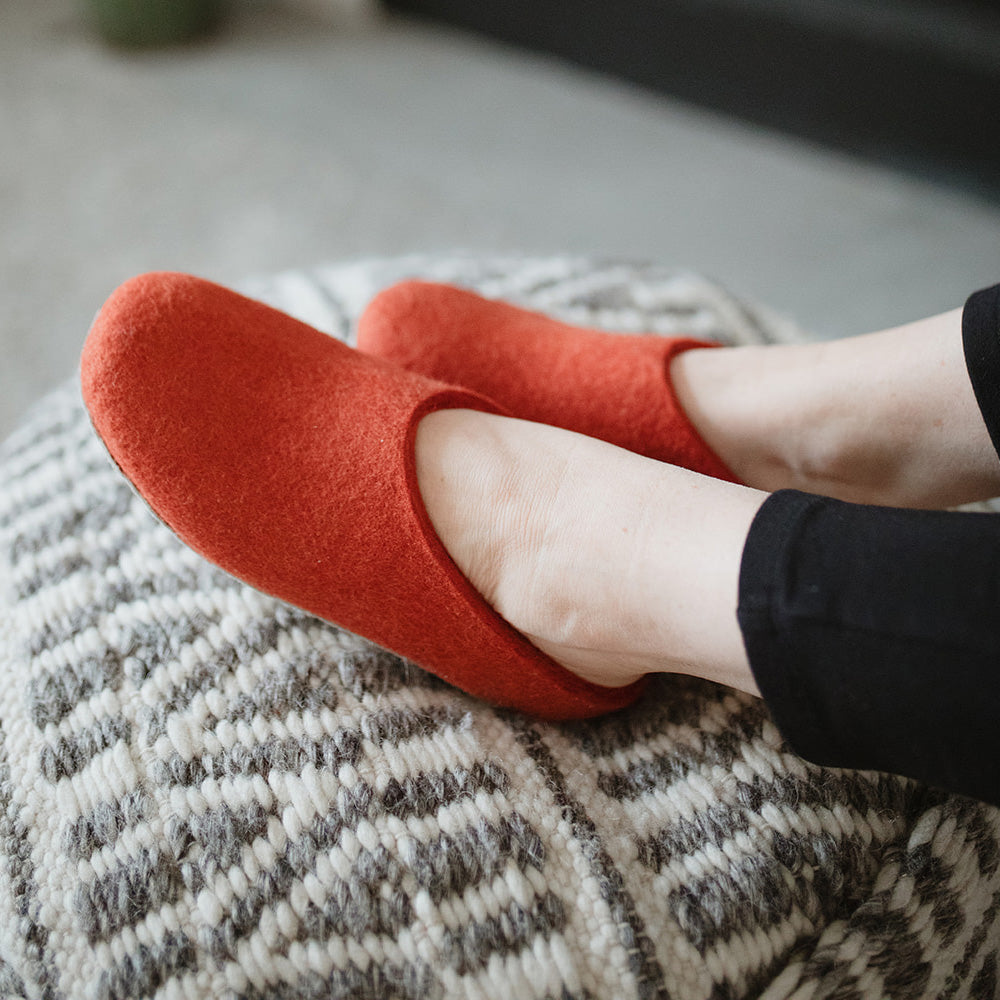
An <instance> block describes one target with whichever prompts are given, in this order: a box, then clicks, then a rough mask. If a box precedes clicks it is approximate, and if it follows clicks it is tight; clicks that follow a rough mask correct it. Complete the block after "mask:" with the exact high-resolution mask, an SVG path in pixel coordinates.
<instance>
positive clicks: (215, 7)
mask: <svg viewBox="0 0 1000 1000" xmlns="http://www.w3.org/2000/svg"><path fill="white" fill-rule="evenodd" d="M86 3H87V6H88V8H89V12H90V15H91V19H92V21H93V23H94V25H95V26H96V28H97V30H98V32H100V34H101V37H102V38H104V39H105V41H107V42H110V43H111V44H112V45H120V46H126V47H129V48H140V47H145V46H158V45H172V44H175V43H178V42H184V41H187V40H189V39H192V38H197V37H198V36H199V35H203V34H205V33H207V32H209V31H211V30H212V29H213V28H214V27H215V26H216V25H217V24H218V22H219V19H220V15H221V9H222V2H221V0H86Z"/></svg>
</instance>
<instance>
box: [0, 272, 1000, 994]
mask: <svg viewBox="0 0 1000 1000" xmlns="http://www.w3.org/2000/svg"><path fill="white" fill-rule="evenodd" d="M404 277H424V278H429V279H433V280H441V281H451V282H455V283H458V284H464V285H466V286H469V287H472V288H475V289H477V290H478V291H481V292H483V293H484V294H486V295H493V296H498V297H504V298H507V299H509V300H512V301H515V302H518V303H520V304H522V305H525V306H528V307H531V308H535V309H540V310H544V311H548V312H550V313H552V314H554V315H557V316H559V317H560V318H562V319H565V320H568V321H571V322H578V323H585V324H589V325H594V326H602V327H605V328H608V329H613V330H622V331H636V332H637V331H649V332H651V333H652V334H653V335H655V334H677V333H681V332H683V333H691V334H694V335H696V336H704V337H715V338H719V339H723V340H727V341H733V342H742V343H747V342H762V341H770V340H789V339H795V338H797V337H799V336H801V334H800V333H799V332H798V331H797V330H796V329H795V328H794V327H792V326H790V325H789V324H787V323H785V322H783V321H781V320H779V319H777V318H776V317H774V316H772V315H771V314H770V313H769V312H767V311H766V310H763V309H760V308H757V307H754V306H750V305H747V304H746V303H743V302H741V301H739V300H738V299H736V298H735V297H734V296H732V295H730V294H728V293H727V292H726V291H725V290H723V289H721V288H719V287H718V286H716V285H714V284H711V283H709V282H707V281H705V280H703V279H700V278H698V277H695V276H693V275H690V274H686V273H681V272H675V271H672V270H666V269H663V268H659V267H651V266H645V265H637V264H624V263H614V262H595V261H589V260H578V259H565V258H546V259H524V258H517V259H485V258H471V257H463V256H459V255H455V256H450V257H433V258H432V257H423V258H415V257H412V258H396V259H389V260H368V261H361V262H355V263H351V264H343V265H335V266H330V267H324V268H318V269H315V270H313V271H309V272H296V273H289V274H283V275H279V276H277V277H273V278H268V279H265V280H261V281H257V282H250V283H248V284H247V285H246V286H244V290H246V291H247V292H248V293H249V294H252V295H256V296H257V297H260V298H263V299H265V300H267V301H269V302H270V303H271V304H273V305H275V306H277V307H278V308H281V309H284V310H286V311H289V312H292V313H294V314H296V315H297V316H299V317H300V318H301V319H303V320H305V321H307V322H310V323H312V324H313V325H316V326H319V327H321V328H322V329H325V330H326V331H328V332H329V333H331V334H332V335H334V336H339V337H342V338H345V339H348V340H349V339H350V336H351V332H352V328H353V323H354V320H355V318H356V317H357V315H358V313H359V312H360V310H361V309H362V308H363V306H364V305H365V304H366V302H367V301H368V300H369V298H370V297H371V296H372V295H373V294H374V293H375V292H376V291H377V290H378V289H379V288H381V287H384V286H386V285H388V284H390V283H391V282H393V281H396V280H399V279H401V278H404ZM82 332H83V331H81V335H82ZM81 339H82V336H81ZM0 484H2V486H0V671H2V677H3V683H2V687H0V993H2V995H3V996H5V997H13V998H24V1000H27V998H32V1000H35V998H40V1000H62V998H67V1000H69V998H72V1000H133V998H140V997H156V998H163V1000H168V998H169V1000H175V998H176V1000H181V998H190V1000H209V998H211V1000H214V998H219V1000H222V998H232V1000H236V998H241V1000H286V998H287V1000H292V998H296V1000H300V998H301V1000H314V998H315V1000H320V998H322V1000H327V998H379V1000H392V998H397V1000H418V998H427V1000H450V998H469V1000H478V998H484V1000H485V998H503V1000H618V998H621V1000H632V998H636V1000H639V998H642V1000H668V998H674V1000H735V998H742V997H764V998H766V1000H792V998H795V1000H806V998H810V1000H821V998H830V1000H832V998H837V1000H861V998H890V997H891V998H894V1000H917V998H932V997H933V998H943V1000H964V998H969V1000H984V998H993V997H997V996H1000V987H998V969H997V961H998V951H1000V811H998V810H994V809H991V808H988V807H986V806H983V805H980V804H978V803H974V802H971V801H969V800H965V799H961V798H957V797H950V796H947V795H944V794H942V793H939V792H936V791H933V790H930V789H927V788H923V787H920V786H919V785H917V784H915V783H913V782H909V781H905V780H903V779H898V778H895V777H889V776H885V775H878V774H871V773H854V772H847V771H843V772H841V771H835V770H826V769H821V768H818V767H814V766H812V765H809V764H807V763H805V762H804V761H802V760H801V759H800V758H798V757H796V756H795V755H794V754H792V753H791V752H790V751H789V750H788V749H787V748H786V747H784V746H783V744H782V742H781V739H780V736H779V734H778V732H777V731H776V729H775V727H774V726H773V724H772V723H771V722H770V720H769V718H768V716H767V713H766V711H765V710H764V708H763V706H762V705H761V703H760V702H759V701H756V700H754V699H752V698H750V697H747V696H743V695H739V694H735V693H733V692H731V691H728V690H726V689H723V688H719V687H715V686H713V685H711V684H707V683H700V682H695V681H693V680H689V679H684V678H664V679H662V680H659V681H658V682H657V683H656V684H655V685H654V686H653V689H652V691H651V692H650V694H649V696H648V697H646V698H644V699H643V700H642V701H641V702H640V703H639V704H637V705H636V706H634V707H633V708H631V709H629V710H627V711H625V712H621V713H618V714H617V715H615V716H613V717H608V718H604V719H599V720H596V721H590V722H586V723H573V724H559V725H556V724H542V723H538V722H536V721H533V720H531V719H529V718H525V717H521V716H517V715H513V714H509V713H502V712H498V711H495V710H493V709H491V708H490V707H488V706H485V705H483V704H480V703H478V702H476V701H474V700H472V699H470V698H467V697H466V696H464V695H462V694H460V693H459V692H456V691H454V690H452V689H450V688H448V687H446V686H444V685H443V684H441V683H440V682H438V681H436V680H434V679H433V678H431V677H429V676H428V675H426V674H424V673H423V672H421V671H420V670H418V669H417V668H415V667H413V666H412V665H410V664H408V663H406V662H404V661H402V660H400V659H398V658H396V657H394V656H391V655H389V654H387V653H385V652H383V651H381V650H379V649H377V648H375V647H374V646H372V645H370V644H369V643H367V642H365V641H364V640H362V639H359V638H357V637H355V636H353V635H349V634H347V633H345V632H343V631H340V630H338V629H337V628H334V627H333V626H330V625H327V624H324V623H323V622H320V621H317V620H315V619H313V618H310V617H308V616H307V615H304V614H302V613H299V612H297V611H295V610H294V609H291V608H289V607H287V606H284V605H282V604H280V603H279V602H277V601H274V600H272V599H270V598H267V597H265V596H262V595H261V594H259V593H257V592H255V591H253V590H251V589H250V588H248V587H246V586H244V585H242V584H241V583H239V582H237V581H236V580H234V579H231V578H230V577H228V576H226V575H225V574H223V573H221V572H220V571H218V570H216V569H215V568H213V567H212V566H210V565H208V564H207V563H205V562H204V561H202V560H201V559H200V558H199V557H198V556H196V555H195V554H194V553H192V552H191V551H189V550H188V549H186V548H185V547H184V546H183V545H182V544H180V543H179V542H178V541H177V540H176V539H175V538H174V537H173V535H171V533H170V532H169V531H167V530H166V529H165V528H163V527H162V526H161V525H160V524H159V523H158V522H157V521H156V520H155V519H154V517H153V516H152V515H151V514H150V513H149V512H148V511H147V509H146V507H145V506H144V505H143V503H142V501H141V500H139V499H138V498H137V497H136V496H134V495H133V494H132V492H131V491H130V489H129V487H128V485H127V484H126V482H125V481H124V479H123V478H122V477H121V476H120V475H119V473H118V472H117V471H116V470H115V468H114V467H113V466H112V465H111V463H110V461H109V460H108V458H107V457H106V456H105V454H104V452H103V449H102V447H101V445H100V443H99V442H98V440H97V438H96V436H95V435H94V433H93V431H92V429H91V427H90V425H89V423H88V420H87V418H86V415H85V413H84V410H83V408H82V405H81V403H80V400H79V398H78V392H77V389H76V382H75V381H73V382H70V383H68V384H67V385H66V386H64V387H63V388H62V389H60V390H58V391H57V392H56V393H55V394H53V395H51V396H50V397H49V398H47V399H45V400H44V401H43V402H42V403H41V404H40V405H39V406H38V407H37V408H36V409H35V410H34V411H33V412H32V413H31V414H29V415H28V417H27V419H26V421H25V422H24V424H23V425H22V426H21V428H20V429H19V430H18V431H17V432H15V434H14V435H13V436H12V437H11V438H10V439H9V440H8V441H7V443H6V444H5V445H4V446H3V449H2V451H0Z"/></svg>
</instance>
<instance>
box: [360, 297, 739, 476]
mask: <svg viewBox="0 0 1000 1000" xmlns="http://www.w3.org/2000/svg"><path fill="white" fill-rule="evenodd" d="M717 346H718V345H717V344H714V343H711V342H709V341H704V340H694V339H692V338H690V337H675V338H668V337H656V336H630V335H624V334H612V333H603V332H601V331H598V330H586V329H582V328H580V327H575V326H570V325H568V324H566V323H561V322H559V321H557V320H554V319H551V318H549V317H548V316H543V315H542V314H540V313H535V312H529V311H528V310H526V309H520V308H518V307H517V306H513V305H510V304H509V303H506V302H499V301H496V300H492V299H485V298H483V297H482V296H479V295H476V294H475V293H474V292H470V291H466V290H465V289H462V288H456V287H454V286H452V285H441V284H434V283H431V282H423V281H404V282H401V283H399V284H397V285H393V286H392V287H391V288H388V289H386V290H385V291H382V292H380V293H379V294H378V295H377V296H376V297H375V298H374V299H373V300H372V302H371V303H370V304H369V306H368V308H367V309H366V310H365V312H364V314H363V315H362V317H361V321H360V324H359V326H358V349H359V350H361V351H364V352H365V353H366V354H371V355H373V356H376V357H380V358H383V359H384V360H386V361H391V362H392V363H393V364H396V365H399V366H400V367H402V368H406V369H407V370H409V371H413V372H419V373H420V374H422V375H425V376H427V377H429V378H436V379H440V380H441V381H443V382H448V383H449V384H451V385H460V386H464V387H465V388H467V389H472V390H473V391H475V392H480V393H482V394H483V395H485V396H488V397H489V398H490V399H493V400H495V401H496V402H497V403H499V404H500V405H501V406H503V407H504V408H505V409H506V410H507V411H508V412H509V413H511V414H513V415H514V416H516V417H521V418H522V419H524V420H533V421H535V422H537V423H542V424H550V425H552V426H554V427H562V428H564V429H565V430H571V431H576V432H578V433H580V434H586V435H587V436H588V437H595V438H600V439H601V440H603V441H610V442H611V444H615V445H618V447H619V448H626V449H628V450H629V451H634V452H636V453H637V454H640V455H645V456H646V457H647V458H654V459H656V460H657V461H660V462H669V463H670V464H671V465H681V466H683V467H684V468H686V469H691V470H693V471H695V472H700V473H703V474H704V475H708V476H714V477H715V478H717V479H726V480H729V481H735V480H736V477H735V476H734V475H733V473H732V472H731V471H730V470H729V469H728V468H727V467H726V465H725V463H724V462H723V461H722V459H720V458H719V457H718V455H716V454H715V452H713V451H712V449H711V448H710V447H709V446H708V444H706V442H705V441H704V439H703V438H702V437H701V435H700V434H699V433H698V431H697V430H696V429H695V428H694V426H693V425H692V423H691V421H690V420H689V419H688V417H687V415H686V414H685V413H684V410H683V408H682V407H681V405H680V402H679V401H678V399H677V395H676V393H675V392H674V389H673V385H672V383H671V381H670V362H671V361H672V360H673V358H675V357H676V356H677V355H678V354H680V353H681V352H683V351H687V350H690V349H692V348H699V347H717Z"/></svg>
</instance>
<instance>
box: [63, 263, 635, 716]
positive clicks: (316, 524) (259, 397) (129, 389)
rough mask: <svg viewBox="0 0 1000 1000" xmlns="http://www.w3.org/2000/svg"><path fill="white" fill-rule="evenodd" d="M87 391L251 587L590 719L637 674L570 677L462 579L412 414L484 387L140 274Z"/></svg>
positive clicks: (165, 510) (184, 522)
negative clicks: (424, 372)
mask: <svg viewBox="0 0 1000 1000" xmlns="http://www.w3.org/2000/svg"><path fill="white" fill-rule="evenodd" d="M82 381H83V395H84V401H85V402H86V405H87V408H88V410H89V411H90V415H91V419H92V420H93V423H94V427H95V428H96V430H97V432H98V434H99V435H100V437H101V438H102V440H103V441H104V443H105V445H106V446H107V448H108V451H109V452H110V454H111V456H112V458H113V459H114V461H115V462H116V463H117V464H118V466H119V467H120V468H121V470H122V472H123V473H124V474H125V476H126V477H127V478H128V479H129V480H130V482H131V483H132V484H133V486H134V487H135V488H136V489H137V490H138V492H139V493H140V495H141V496H142V497H143V498H144V499H145V500H146V502H147V503H148V504H149V505H150V507H151V508H152V509H153V511H154V513H156V514H157V516H158V517H160V519H161V520H162V521H163V522H164V523H165V524H167V526H168V527H170V528H171V529H172V530H173V531H174V532H175V533H176V534H177V535H178V536H179V537H180V538H181V540H182V541H184V542H186V543H187V544H188V545H189V546H190V547H191V548H193V549H194V550H195V551H197V552H198V553H200V554H201V555H203V556H204V557H205V558H207V559H209V560H210V561H211V562H213V563H215V564H216V565H218V566H220V567H222V568H223V569H224V570H226V571H228V572H229V573H231V574H233V575H234V576H236V577H239V578H240V579H241V580H244V581H245V582H246V583H249V584H250V585H251V586H253V587H256V588H257V589H258V590H261V591H264V592H265V593H268V594H271V595H273V596H275V597H278V598H281V599H282V600H285V601H288V602H289V603H291V604H294V605H296V606H298V607H300V608H303V609H304V610H306V611H309V612H310V613H312V614H314V615H317V616H318V617H320V618H323V619H325V620H327V621H329V622H333V623H335V624H337V625H340V626H342V627H343V628H346V629H348V630H349V631H351V632H354V633H357V634H359V635H363V636H365V637H366V638H368V639H370V640H372V641H373V642H375V643H377V644H378V645H380V646H384V647H386V648H387V649H390V650H392V651H394V652H396V653H398V654H400V655H402V656H405V657H408V658H409V659H411V660H413V661H414V662H416V663H418V664H420V665H421V666H423V667H425V668H426V669H428V670H430V671H431V672H433V673H435V674H437V675H438V676H439V677H441V678H443V679H444V680H446V681H449V682H450V683H452V684H454V685H456V686H457V687H460V688H462V689H463V690H465V691H467V692H469V693H471V694H474V695H477V696H479V697H482V698H484V699H486V700H488V701H490V702H493V703H494V704H498V705H504V706H508V707H511V708H518V709H522V710H525V711H528V712H532V713H534V714H536V715H540V716H544V717H548V718H578V717H579V718H582V717H586V716H591V715H597V714H599V713H602V712H607V711H610V710H612V709H616V708H620V707H622V706H624V705H627V704H629V703H630V702H631V701H633V700H634V699H635V698H636V697H637V696H638V694H639V692H640V690H641V687H642V684H641V682H639V683H637V684H632V685H629V686H628V687H623V688H606V687H601V686H598V685H595V684H591V683H589V682H587V681H583V680H581V679H579V678H577V677H576V676H575V675H574V674H572V673H570V672H569V671H567V670H565V669H564V668H563V667H561V666H559V665H558V664H557V663H556V662H555V661H554V660H552V659H550V658H549V657H548V656H546V655H545V654H544V653H542V652H540V651H539V650H538V649H536V648H535V647H534V646H532V645H531V644H530V643H529V642H528V641H527V640H526V639H525V638H524V637H523V636H522V635H521V634H520V633H518V632H517V631H515V630H514V629H513V628H511V626H510V625H508V624H507V623H506V622H505V621H504V620H503V619H502V618H500V616H499V615H497V614H496V612H494V611H493V609H492V608H490V607H489V605H487V604H486V602H485V601H484V600H483V598H482V597H481V596H480V595H479V593H478V592H477V591H476V590H475V589H474V588H473V586H472V585H471V584H470V583H469V582H468V580H467V579H466V578H465V577H464V576H463V575H462V573H461V572H460V570H459V569H458V567H457V566H456V565H455V563H454V562H453V561H452V559H451V558H450V556H449V555H448V553H447V552H446V550H445V548H444V546H443V545H442V544H441V542H440V540H439V539H438V537H437V535H436V534H435V532H434V529H433V527H432V525H431V523H430V519H429V518H428V516H427V513H426V510H425V509H424V505H423V502H422V500H421V497H420V491H419V487H418V485H417V476H416V463H415V459H414V439H415V435H416V429H417V424H418V423H419V421H420V419H421V418H422V417H423V416H424V415H426V414H428V413H430V412H432V411H434V410H439V409H448V408H454V407H463V408H470V409H475V410H484V411H486V412H491V413H500V412H502V411H501V409H500V407H498V406H496V405H495V404H494V403H492V402H490V401H489V400H488V399H486V398H484V397H483V396H480V395H477V394H475V393H472V392H469V391H467V390H465V389H459V388H454V387H451V386H447V385H444V384H442V383H440V382H435V381H431V380H429V379H426V378H424V377H422V376H419V375H414V374H411V373H409V372H404V371H402V370H401V369H398V368H395V367H394V366H392V365H389V364H386V363H384V362H381V361H378V360H374V359H371V358H367V357H365V356H364V355H361V354H359V353H358V352H356V351H352V350H351V349H350V348H348V347H346V346H345V345H344V344H342V343H340V342H339V341H337V340H334V339H333V338H332V337H328V336H326V335H325V334H323V333H320V332H319V331H318V330H314V329H313V328H312V327H309V326H306V325H305V324H303V323H300V322H298V321H297V320H294V319H292V318H291V317H289V316H286V315H285V314H283V313H280V312H277V311H275V310H274V309H271V308H269V307H268V306H265V305H262V304H261V303H259V302H254V301H252V300H251V299H247V298H244V297H243V296H241V295H237V294H236V293H235V292H231V291H229V290H227V289H225V288H221V287H219V286H218V285H213V284H210V283H209V282H206V281H201V280H199V279H197V278H191V277H188V276H186V275H179V274H149V275H144V276H142V277H139V278H135V279H133V280H132V281H130V282H128V283H127V284H125V285H123V286H122V287H121V288H119V289H118V290H117V291H116V292H115V293H114V295H112V297H111V298H110V299H109V301H108V302H107V303H106V304H105V306H104V308H103V309H102V310H101V312H100V314H99V315H98V317H97V319H96V320H95V322H94V326H93V328H92V329H91V332H90V334H89V336H88V338H87V342H86V344H85V346H84V350H83V358H82Z"/></svg>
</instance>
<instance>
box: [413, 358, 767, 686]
mask: <svg viewBox="0 0 1000 1000" xmlns="http://www.w3.org/2000/svg"><path fill="white" fill-rule="evenodd" d="M706 353H708V352H706ZM416 459H417V475H418V481H419V485H420V491H421V494H422V496H423V499H424V503H425V505H426V507H427V512H428V514H429V515H430V519H431V522H432V523H433V525H434V527H435V529H436V531H437V533H438V536H439V537H440V539H441V541H442V542H443V543H444V546H445V548H446V549H447V550H448V552H449V553H450V554H451V556H452V558H453V559H454V560H455V562H456V564H457V565H458V566H459V568H460V569H461V570H462V572H463V573H464V574H465V575H466V577H467V578H468V579H469V580H470V581H471V583H472V584H473V585H474V586H475V587H476V588H477V589H478V590H479V592H480V593H481V594H482V595H483V597H484V598H485V599H486V600H487V601H488V602H489V603H490V604H491V605H492V606H493V607H494V608H495V609H496V611H497V612H498V613H499V614H500V615H501V616H502V617H503V618H504V619H506V621H508V622H509V623H510V624H511V625H512V626H513V627H514V628H516V629H517V630H518V631H520V632H521V633H523V634H524V635H525V636H526V637H527V638H528V639H529V640H530V641H531V642H533V643H534V644H535V645H536V646H537V647H538V648H539V649H541V650H543V651H544V652H546V653H547V654H548V655H550V656H551V657H552V658H553V659H555V660H556V661H557V662H558V663H560V664H562V665H563V666H564V667H566V668H567V669H568V670H570V671H572V672H573V673H575V674H577V675H578V676H580V677H583V678H585V679H587V680H590V681H593V682H595V683H598V684H603V685H605V686H609V687H614V686H620V685H623V684H628V683H630V682H631V681H633V680H635V679H636V678H637V677H640V676H642V675H643V674H647V673H651V672H679V673H690V674H694V675H697V676H701V677H706V678H709V679H711V680H717V681H719V682H721V683H725V684H729V685H730V686H732V687H737V688H740V689H742V690H745V691H751V692H753V693H757V689H756V686H755V685H754V682H753V678H752V675H751V673H750V669H749V665H748V663H747V659H746V654H745V651H744V648H743V640H742V636H741V633H740V631H739V625H738V623H737V620H736V603H737V587H738V577H739V565H740V559H741V555H742V551H743V543H744V541H745V539H746V534H747V531H748V530H749V526H750V522H751V521H752V519H753V516H754V514H755V513H756V511H757V508H758V507H759V506H760V504H761V503H762V502H763V500H764V494H762V493H759V492H757V491H755V490H751V489H747V488H744V487H740V486H734V485H731V484H728V483H722V482H719V481H718V480H714V479H709V478H707V477H704V476H699V475H697V474H695V473H691V472H687V471H685V470H682V469H677V468H674V467H673V466H669V465H663V464H661V463H658V462H653V461H650V460H649V459H645V458H640V457H638V456H636V455H634V454H632V453H631V452H627V451H623V450H622V449H620V448H616V447H614V446H613V445H609V444H606V443H604V442H601V441H596V440H594V439H592V438H588V437H584V436H582V435H579V434H574V433H572V432H569V431H563V430H558V429H556V428H552V427H547V426H544V425H542V424H534V423H529V422H527V421H522V420H514V419H510V418H506V417H499V416H495V415H492V414H484V413H479V412H475V411H471V410H443V411H439V412H435V413H432V414H429V415H428V416H426V417H424V419H423V420H422V421H421V423H420V427H419V428H418V432H417V440H416Z"/></svg>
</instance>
